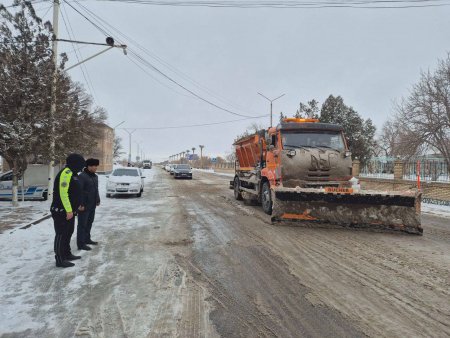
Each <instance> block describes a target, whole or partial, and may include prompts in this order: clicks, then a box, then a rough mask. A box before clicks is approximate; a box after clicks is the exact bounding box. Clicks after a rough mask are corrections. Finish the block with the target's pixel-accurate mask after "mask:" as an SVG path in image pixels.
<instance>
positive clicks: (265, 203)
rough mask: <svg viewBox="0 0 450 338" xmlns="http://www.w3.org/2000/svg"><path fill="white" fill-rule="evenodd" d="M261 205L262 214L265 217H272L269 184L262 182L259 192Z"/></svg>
mask: <svg viewBox="0 0 450 338" xmlns="http://www.w3.org/2000/svg"><path fill="white" fill-rule="evenodd" d="M261 203H262V207H263V210H264V212H265V213H266V214H267V215H272V193H271V191H270V184H269V182H264V183H263V186H262V192H261Z"/></svg>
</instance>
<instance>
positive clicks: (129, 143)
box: [123, 128, 136, 165]
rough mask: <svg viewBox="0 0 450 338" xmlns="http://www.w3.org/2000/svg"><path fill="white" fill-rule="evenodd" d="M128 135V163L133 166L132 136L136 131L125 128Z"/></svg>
mask: <svg viewBox="0 0 450 338" xmlns="http://www.w3.org/2000/svg"><path fill="white" fill-rule="evenodd" d="M123 130H125V131H126V132H127V133H128V145H129V147H128V163H129V165H131V135H133V133H134V132H135V131H136V129H133V130H132V131H129V130H128V129H125V128H123Z"/></svg>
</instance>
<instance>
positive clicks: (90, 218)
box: [77, 207, 95, 248]
mask: <svg viewBox="0 0 450 338" xmlns="http://www.w3.org/2000/svg"><path fill="white" fill-rule="evenodd" d="M94 219H95V207H94V208H91V209H86V210H85V211H81V212H78V225H77V245H78V248H81V247H82V246H83V245H86V244H87V243H88V242H90V241H91V229H92V223H94Z"/></svg>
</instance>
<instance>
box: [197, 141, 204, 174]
mask: <svg viewBox="0 0 450 338" xmlns="http://www.w3.org/2000/svg"><path fill="white" fill-rule="evenodd" d="M198 147H199V148H200V166H201V168H202V169H203V148H205V146H204V145H199V146H198Z"/></svg>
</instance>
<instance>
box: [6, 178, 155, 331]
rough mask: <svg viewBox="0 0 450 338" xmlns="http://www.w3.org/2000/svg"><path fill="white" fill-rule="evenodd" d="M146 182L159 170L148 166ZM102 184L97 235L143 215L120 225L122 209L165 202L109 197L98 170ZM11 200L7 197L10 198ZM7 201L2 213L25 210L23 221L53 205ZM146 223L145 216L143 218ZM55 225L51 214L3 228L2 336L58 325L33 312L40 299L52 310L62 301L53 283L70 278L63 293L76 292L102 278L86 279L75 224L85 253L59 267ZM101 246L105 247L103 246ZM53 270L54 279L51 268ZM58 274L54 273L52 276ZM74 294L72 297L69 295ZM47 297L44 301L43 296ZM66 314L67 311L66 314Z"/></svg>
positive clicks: (135, 210)
mask: <svg viewBox="0 0 450 338" xmlns="http://www.w3.org/2000/svg"><path fill="white" fill-rule="evenodd" d="M145 175H146V179H145V180H146V182H150V181H152V180H153V176H154V171H151V170H146V171H145ZM99 190H100V198H101V205H100V207H99V208H98V211H97V215H96V216H97V218H102V219H103V220H106V221H103V222H97V223H95V229H94V231H93V238H94V239H97V238H96V237H95V236H96V234H98V233H104V232H110V231H117V228H118V227H120V229H121V231H126V230H127V229H133V228H135V227H138V226H139V225H140V224H138V223H139V222H140V221H139V220H133V219H122V220H121V221H120V225H119V224H118V222H117V218H118V215H120V214H121V213H122V214H124V213H126V212H127V213H131V214H139V213H142V212H151V211H152V210H156V207H157V205H158V204H160V202H158V201H156V202H155V201H145V203H143V202H141V201H140V203H135V202H134V201H135V199H131V198H123V199H122V198H118V199H107V198H106V197H105V193H106V177H105V176H99ZM6 203H8V202H5V204H6ZM9 205H10V202H9V203H8V205H4V206H3V205H2V206H0V218H1V219H2V222H3V221H4V220H5V219H12V220H15V219H16V218H17V217H16V216H17V215H22V221H15V224H19V225H23V224H26V223H28V222H29V221H30V220H32V219H37V218H39V217H42V214H44V213H46V212H47V211H48V209H49V203H48V202H24V203H23V204H21V206H20V208H18V209H15V210H14V209H13V208H12V207H9ZM141 223H142V221H141ZM53 239H54V229H53V221H52V219H51V218H50V219H47V220H45V221H43V222H41V223H39V224H37V225H33V226H31V227H30V228H28V229H19V226H16V227H14V229H13V230H7V231H4V232H3V233H2V234H0V265H1V267H2V268H1V269H0V304H1V312H2V315H1V316H0V336H2V334H3V333H8V332H21V331H24V330H29V329H32V330H34V329H42V328H44V327H57V326H58V323H57V322H56V317H55V318H53V317H52V315H51V314H50V313H49V315H48V318H47V319H48V321H47V322H40V321H36V319H35V318H33V316H32V314H33V312H35V311H37V309H34V308H33V306H36V303H40V304H41V305H40V309H39V311H42V307H44V308H47V310H48V311H50V309H51V308H53V307H54V306H56V305H57V303H58V299H48V297H53V296H55V295H49V294H48V289H49V288H50V286H51V285H52V284H54V283H62V282H63V281H64V280H66V279H70V282H69V283H68V284H67V287H66V288H65V289H64V290H62V291H61V295H60V297H68V296H70V295H76V294H77V293H78V292H79V291H80V289H81V288H82V287H83V286H86V284H89V285H90V287H91V288H92V287H94V286H95V285H96V284H98V283H99V281H96V280H92V279H91V280H90V281H87V280H86V276H85V273H84V272H83V268H86V266H87V264H88V263H89V261H87V260H86V258H85V257H84V256H86V255H88V254H89V253H87V252H84V251H83V252H81V253H80V252H79V251H78V250H77V249H76V229H75V232H74V235H73V236H72V243H71V247H72V251H73V252H74V253H75V254H80V255H82V256H83V259H81V260H79V261H76V263H77V264H76V265H77V267H78V269H65V270H62V269H56V268H54V254H53ZM100 249H101V248H100ZM106 268H107V265H102V266H101V269H106ZM49 270H50V272H51V273H50V275H52V276H51V278H52V279H51V280H46V279H47V278H50V277H49V275H48V272H49ZM53 278H54V279H53ZM69 298H70V297H69ZM41 300H42V302H41ZM66 315H67V314H66Z"/></svg>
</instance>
